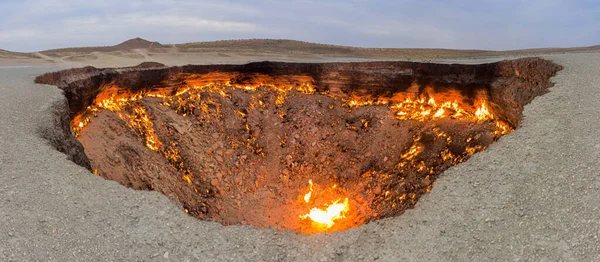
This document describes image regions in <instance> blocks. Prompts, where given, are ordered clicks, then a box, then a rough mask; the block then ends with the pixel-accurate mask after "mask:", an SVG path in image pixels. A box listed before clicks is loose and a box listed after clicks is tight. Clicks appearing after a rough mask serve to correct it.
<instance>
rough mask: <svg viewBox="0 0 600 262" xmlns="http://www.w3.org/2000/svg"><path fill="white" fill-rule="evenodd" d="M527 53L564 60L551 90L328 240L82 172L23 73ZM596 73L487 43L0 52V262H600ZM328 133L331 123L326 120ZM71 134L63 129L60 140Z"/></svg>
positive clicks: (484, 58) (44, 98)
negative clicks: (433, 176) (482, 141)
mask: <svg viewBox="0 0 600 262" xmlns="http://www.w3.org/2000/svg"><path fill="white" fill-rule="evenodd" d="M527 57H540V58H542V59H545V60H548V61H551V62H553V63H554V64H556V65H559V66H560V67H562V69H561V70H559V71H557V72H554V73H556V75H555V76H554V77H552V78H550V79H549V81H550V82H552V83H553V85H548V86H547V87H549V89H548V90H547V93H545V94H542V95H539V96H537V97H535V98H534V99H533V100H532V101H531V102H530V103H528V104H527V105H525V106H524V110H523V111H522V117H521V118H520V120H519V121H517V122H516V123H517V124H518V127H517V128H516V129H515V130H514V131H513V132H509V133H506V134H504V133H503V136H501V137H496V138H494V139H495V140H497V141H496V142H494V143H490V144H489V146H488V147H487V148H486V150H484V151H482V152H477V153H475V154H473V155H472V156H471V157H470V158H469V159H468V160H466V161H464V162H462V163H460V164H457V165H455V166H452V167H450V168H448V169H447V170H445V171H444V172H443V173H441V175H440V176H439V178H438V179H437V180H435V183H434V184H433V186H432V187H431V188H429V189H428V190H427V191H429V190H430V192H428V193H425V194H422V196H421V197H420V199H419V201H418V202H416V204H415V205H414V207H412V206H411V208H410V209H407V210H406V211H404V210H403V214H401V215H398V216H388V217H385V218H382V219H374V220H369V223H366V224H364V225H361V226H358V227H352V228H349V229H347V230H341V231H336V232H332V233H325V234H301V233H300V234H299V233H296V232H294V231H291V230H278V229H275V228H257V227H254V226H251V225H235V224H236V223H233V224H234V225H229V226H224V225H222V224H220V223H217V222H213V221H206V220H199V219H196V218H194V217H193V216H190V215H188V214H186V212H184V210H183V208H182V206H181V203H180V202H178V201H173V199H174V197H172V196H171V198H169V197H167V196H165V195H163V194H161V193H159V192H158V190H134V189H132V188H128V187H125V186H123V185H121V184H119V183H117V182H115V181H112V180H107V179H104V178H103V177H101V176H97V175H94V174H93V173H92V172H91V171H90V170H89V169H86V168H85V167H83V166H81V165H78V164H76V163H74V162H73V161H71V160H70V159H69V157H68V156H67V154H64V153H62V152H59V151H58V150H57V149H56V141H54V142H52V141H49V140H48V139H47V138H48V133H49V132H52V131H51V130H54V129H56V126H60V125H61V124H62V123H57V121H59V120H60V119H57V117H56V116H57V112H56V111H57V110H59V109H60V106H58V107H57V105H64V102H65V101H66V98H65V93H63V91H62V90H61V89H59V88H57V87H56V86H54V85H42V84H36V83H35V82H34V80H35V79H36V77H38V76H40V75H42V74H44V73H49V72H55V71H59V70H64V69H70V68H80V67H84V66H94V67H96V68H105V67H113V68H116V67H129V66H136V65H138V64H140V63H142V62H157V63H161V64H163V65H166V66H181V65H187V64H194V65H214V64H234V65H240V64H246V63H249V62H260V61H267V60H268V61H279V62H296V63H298V62H300V63H309V62H310V63H325V62H327V63H329V62H336V63H337V62H365V61H415V62H427V63H441V64H467V65H473V64H482V63H492V62H498V61H503V60H510V59H518V58H527ZM535 61H538V60H535ZM459 68H460V66H459ZM556 68H558V66H557V67H556ZM367 73H368V72H367ZM523 74H524V73H523ZM516 75H517V76H519V75H520V73H518V72H517V73H516ZM74 77H77V76H74ZM58 82H60V81H58ZM509 83H510V82H509ZM599 83H600V48H599V47H598V46H595V47H586V48H570V49H531V50H518V51H501V52H499V51H479V50H443V49H365V48H353V47H341V46H330V45H320V44H311V43H304V42H297V41H288V40H237V41H217V42H203V43H191V44H182V45H162V44H160V43H157V42H149V41H146V40H143V39H139V38H136V39H132V40H129V41H126V42H124V43H122V44H119V45H116V46H110V47H89V48H67V49H57V50H48V51H42V52H37V53H14V52H8V51H3V50H0V92H1V93H0V94H1V95H0V123H1V125H2V131H1V132H0V143H1V144H0V163H1V164H0V221H2V222H0V260H2V261H38V260H43V261H97V260H102V261H375V260H378V261H598V260H600V239H599V235H600V219H599V217H600V205H598V203H600V178H599V177H598V174H599V172H600V163H599V160H600V131H598V123H600V114H599V112H600V104H599V103H598V101H600V92H599V90H600V84H599ZM54 84H56V85H59V86H60V83H54ZM536 84H537V85H539V86H544V84H543V83H541V82H540V83H536ZM289 99H290V100H289V101H292V98H291V97H290V98H289ZM298 103H299V104H300V102H298ZM319 103H321V101H319ZM261 105H262V104H261ZM356 111H358V110H356ZM342 113H344V114H345V112H340V113H339V114H342ZM246 114H249V113H248V112H246V113H244V114H243V115H246ZM98 118H100V117H98ZM244 118H245V116H244ZM107 119H108V118H107ZM105 121H109V120H105ZM94 123H95V122H94V120H92V121H91V122H90V130H92V125H93V124H94ZM107 123H108V122H107ZM381 123H383V122H381ZM362 124H363V126H364V127H365V128H366V126H367V125H366V124H364V123H362ZM251 126H252V125H251ZM346 127H347V128H354V127H352V126H351V125H347V126H346ZM252 128H253V126H252ZM358 128H359V129H360V127H358ZM373 128H374V127H373ZM470 128H475V127H473V125H470ZM246 129H248V130H250V129H249V127H248V125H246ZM49 130H50V131H49ZM157 132H158V131H157ZM330 132H336V129H334V128H333V124H332V129H331V130H330ZM217 136H218V135H217ZM207 137H208V138H210V137H213V138H216V137H215V136H210V135H209V136H207ZM69 139H74V137H69V138H64V140H65V141H67V140H69ZM81 139H82V141H84V140H83V139H85V137H84V135H82V138H81ZM296 139H298V137H296ZM490 139H491V138H490ZM468 140H469V141H470V140H471V138H469V139H468ZM289 141H293V139H290V140H289ZM490 141H491V140H490ZM375 142H376V141H373V144H376V143H375ZM82 143H83V144H85V142H82ZM277 143H278V144H279V142H277ZM289 143H293V142H289ZM315 143H316V142H315ZM315 143H312V145H313V146H314V145H315ZM147 145H148V144H147ZM486 145H487V144H486ZM142 147H143V146H142ZM148 147H151V146H148ZM281 147H282V148H283V144H282V146H281ZM106 150H110V149H106ZM278 150H280V149H278ZM324 150H325V149H324ZM381 150H382V151H384V148H382V149H381ZM63 151H65V150H63ZM96 151H102V150H96ZM369 155H370V154H369ZM184 157H185V156H184ZM244 158H245V157H244ZM386 159H387V157H386ZM92 162H93V161H92ZM383 162H385V160H384V161H383ZM80 164H81V163H80ZM219 183H221V182H220V181H217V182H215V183H212V182H211V183H209V184H213V186H215V185H214V184H219ZM257 185H258V182H257ZM130 186H131V185H130ZM132 187H133V186H132ZM148 189H150V188H148ZM152 189H153V188H152ZM234 190H235V189H234ZM374 191H382V190H381V189H376V190H374ZM311 192H312V187H311ZM423 192H424V191H423ZM379 193H382V192H379ZM222 194H223V193H221V195H222ZM385 194H386V195H387V193H385ZM181 202H183V201H181ZM307 202H308V201H307ZM238 203H239V202H238ZM238 205H239V204H238ZM225 210H226V209H225ZM186 211H188V210H187V209H186ZM189 211H190V213H192V211H193V210H189ZM198 212H200V211H198ZM198 216H201V215H198ZM198 216H196V217H198Z"/></svg>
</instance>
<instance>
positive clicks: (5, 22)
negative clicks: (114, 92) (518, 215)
mask: <svg viewBox="0 0 600 262" xmlns="http://www.w3.org/2000/svg"><path fill="white" fill-rule="evenodd" d="M599 32H600V1H598V0H445V1H444V0H395V1H394V0H288V1H285V0H247V1H246V0H244V1H228V0H212V1H204V0H101V1H95V0H0V48H1V49H6V50H10V51H20V52H33V51H41V50H46V49H52V48H62V47H76V46H106V45H115V44H118V43H120V42H123V41H125V40H127V39H131V38H134V37H142V38H144V39H147V40H150V41H158V42H160V43H163V44H176V43H187V42H199V41H213V40H225V39H249V38H271V39H293V40H301V41H308V42H318V43H325V44H336V45H349V46H359V47H400V48H403V47H406V48H458V49H488V50H508V49H523V48H538V47H574V46H591V45H598V44H600V33H599Z"/></svg>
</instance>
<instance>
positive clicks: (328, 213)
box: [300, 179, 350, 228]
mask: <svg viewBox="0 0 600 262" xmlns="http://www.w3.org/2000/svg"><path fill="white" fill-rule="evenodd" d="M308 184H309V185H310V188H309V191H308V193H306V194H305V195H304V202H306V203H309V202H310V198H311V197H312V193H313V182H312V179H310V180H308ZM336 187H337V185H333V188H336ZM340 201H341V199H338V200H335V201H333V202H332V203H331V204H329V205H327V207H326V208H325V209H321V208H318V207H313V208H312V209H311V210H310V211H309V212H308V213H306V214H304V215H300V218H301V219H308V218H310V220H312V221H313V222H314V223H316V224H318V225H320V226H324V227H325V228H331V227H332V226H333V225H334V224H335V221H336V220H339V219H342V218H345V214H346V212H348V211H349V210H350V204H349V203H348V198H346V199H344V202H342V203H340Z"/></svg>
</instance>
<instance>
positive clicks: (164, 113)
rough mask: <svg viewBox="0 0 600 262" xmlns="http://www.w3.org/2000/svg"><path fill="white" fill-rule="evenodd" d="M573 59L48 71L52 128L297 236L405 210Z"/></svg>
mask: <svg viewBox="0 0 600 262" xmlns="http://www.w3.org/2000/svg"><path fill="white" fill-rule="evenodd" d="M558 70H560V66H557V65H555V64H553V63H551V62H549V61H546V60H542V59H538V58H528V59H519V60H513V61H503V62H498V63H492V64H483V65H444V64H425V63H407V62H369V63H328V64H296V63H272V62H262V63H251V64H246V65H204V66H184V67H171V68H166V67H164V66H162V65H160V64H142V65H140V66H138V67H134V68H121V69H96V68H92V67H86V68H81V69H71V70H66V71H61V72H56V73H49V74H45V75H42V76H39V77H38V78H36V82H38V83H45V84H53V85H57V86H58V87H59V88H61V89H62V90H64V92H65V96H66V98H67V99H66V101H65V102H66V103H65V104H61V105H58V107H57V121H56V125H55V129H54V130H46V131H45V132H44V135H45V137H46V138H47V139H49V140H50V141H51V142H52V144H53V145H55V146H56V147H57V148H58V149H59V150H60V151H63V152H65V153H67V154H68V155H69V156H70V157H71V159H72V160H73V161H75V162H76V163H78V164H80V165H82V166H84V167H86V168H88V169H90V170H92V171H93V173H94V174H96V175H99V176H102V177H104V178H106V179H111V180H115V181H118V182H119V183H121V184H123V185H125V186H128V187H132V188H134V189H140V190H156V191H159V192H161V193H163V194H165V195H167V196H169V197H170V198H172V199H173V200H175V201H176V202H177V203H179V204H180V205H181V206H182V208H183V209H184V210H185V212H186V213H189V214H190V215H192V216H194V217H196V218H199V219H209V220H214V221H218V222H220V223H222V224H224V225H231V224H250V225H254V226H257V227H274V228H277V229H282V230H293V231H296V232H300V233H317V232H331V231H337V230H344V229H347V228H351V227H357V226H359V225H361V224H363V223H367V222H369V221H373V220H376V219H380V218H385V217H390V216H396V215H399V214H401V213H402V212H404V210H406V209H408V208H411V207H413V206H414V205H415V203H416V201H417V200H418V199H419V197H420V196H421V195H423V194H424V193H426V192H428V191H430V190H431V188H432V186H433V182H434V181H435V179H436V178H437V177H438V176H439V175H440V174H441V173H442V172H443V171H444V170H445V169H447V168H448V167H450V166H453V165H456V164H458V163H460V162H462V161H465V160H466V159H468V158H469V156H471V155H473V154H475V153H476V152H479V151H482V150H485V148H486V147H487V146H488V145H489V144H491V143H493V142H494V141H496V140H498V138H500V137H501V136H502V135H504V134H507V133H509V132H512V131H513V130H514V129H515V128H516V127H517V126H518V124H519V120H520V118H521V112H522V110H523V106H524V105H525V104H526V103H528V102H529V101H531V100H532V99H533V98H534V97H535V96H537V95H541V94H543V93H544V92H546V91H547V89H548V87H549V86H550V85H551V83H550V82H549V78H550V77H552V76H553V75H554V74H555V73H556V72H557V71H558Z"/></svg>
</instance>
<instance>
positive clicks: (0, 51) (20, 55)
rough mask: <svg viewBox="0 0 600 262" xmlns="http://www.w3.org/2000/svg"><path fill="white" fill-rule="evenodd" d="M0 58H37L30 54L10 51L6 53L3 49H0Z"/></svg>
mask: <svg viewBox="0 0 600 262" xmlns="http://www.w3.org/2000/svg"><path fill="white" fill-rule="evenodd" d="M0 57H2V58H37V56H36V55H34V54H32V53H19V52H11V51H7V50H4V49H0Z"/></svg>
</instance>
